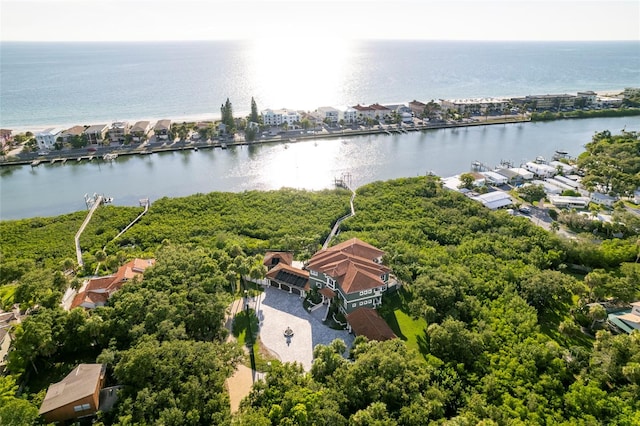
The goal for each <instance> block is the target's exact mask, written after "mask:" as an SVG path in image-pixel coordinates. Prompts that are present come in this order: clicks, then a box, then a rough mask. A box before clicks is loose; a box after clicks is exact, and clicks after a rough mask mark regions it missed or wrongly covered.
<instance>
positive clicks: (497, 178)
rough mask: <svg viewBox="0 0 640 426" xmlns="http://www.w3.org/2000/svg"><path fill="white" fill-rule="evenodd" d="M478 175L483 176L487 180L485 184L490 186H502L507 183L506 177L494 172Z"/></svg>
mask: <svg viewBox="0 0 640 426" xmlns="http://www.w3.org/2000/svg"><path fill="white" fill-rule="evenodd" d="M480 174H481V175H483V176H484V177H485V178H486V179H487V182H489V183H491V184H492V185H504V184H505V183H507V182H508V181H509V179H507V177H506V176H503V175H501V174H500V173H496V172H480Z"/></svg>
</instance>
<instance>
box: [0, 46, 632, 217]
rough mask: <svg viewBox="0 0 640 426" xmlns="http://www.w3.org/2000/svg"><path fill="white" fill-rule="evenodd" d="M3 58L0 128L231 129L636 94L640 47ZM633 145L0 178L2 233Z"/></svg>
mask: <svg viewBox="0 0 640 426" xmlns="http://www.w3.org/2000/svg"><path fill="white" fill-rule="evenodd" d="M289 42H290V43H292V44H291V45H288V46H287V48H282V47H278V48H277V49H274V48H273V46H271V45H267V44H265V42H182V43H178V42H175V43H167V42H163V43H0V55H1V57H0V59H1V60H0V83H1V84H0V127H2V128H14V129H16V128H29V129H30V130H40V129H42V128H44V127H46V125H69V126H71V125H75V124H98V123H109V122H111V121H115V120H119V119H128V120H134V119H138V118H140V119H142V118H145V119H151V120H153V119H159V118H172V119H177V118H179V117H203V118H212V117H214V116H217V115H219V111H220V105H221V104H222V103H223V102H224V100H225V99H226V98H227V97H229V98H230V100H231V101H232V103H233V106H234V111H235V112H236V115H240V114H241V113H243V112H244V111H248V110H249V105H250V99H251V97H252V96H253V97H255V99H256V102H257V103H258V108H259V109H264V108H281V107H287V108H294V109H304V110H313V109H315V108H316V107H318V106H322V105H333V106H341V105H353V104H355V103H373V102H382V103H385V102H387V103H388V102H406V101H409V100H412V99H419V100H423V101H427V100H430V99H439V98H459V97H476V96H509V95H525V94H545V93H561V92H576V91H578V90H610V89H621V88H624V87H629V86H634V87H637V86H640V55H638V51H639V48H640V43H638V42H595V43H594V42H577V43H576V42H573V43H570V42H555V43H548V42H547V43H537V42H536V43H532V42H530V43H516V42H391V41H388V42H373V41H369V42H346V41H345V42H344V43H337V44H334V45H332V46H331V47H330V48H328V47H322V48H319V47H317V46H309V45H307V44H306V43H305V42H304V41H302V42H297V41H296V40H295V39H294V40H291V41H288V43H289ZM625 126H626V128H627V129H628V130H630V129H631V128H635V129H636V130H637V129H638V127H640V126H639V119H638V118H634V119H631V118H620V119H593V120H583V121H577V120H576V121H566V122H555V123H547V124H527V125H507V126H492V127H484V128H469V129H457V130H438V131H430V132H425V133H412V134H410V135H394V136H371V137H355V138H349V139H343V140H323V141H318V143H317V145H316V144H315V143H314V142H304V143H303V142H300V143H297V144H290V145H289V146H288V148H287V149H285V147H284V145H282V144H274V145H262V146H255V147H251V148H248V147H244V148H236V149H229V150H227V151H221V150H217V151H208V150H201V151H199V152H189V153H166V154H160V155H158V154H155V155H153V156H147V157H123V158H119V159H118V160H117V161H116V162H114V163H112V164H104V163H102V164H97V163H96V164H77V163H75V162H74V163H73V164H72V163H71V162H69V163H67V164H66V165H64V166H63V165H61V164H57V165H41V166H39V167H37V168H34V169H31V168H30V167H28V166H27V167H18V168H12V169H7V168H3V169H0V174H1V175H0V176H1V177H0V219H12V218H21V217H32V216H50V215H57V214H60V213H65V212H71V211H75V210H80V209H83V208H84V203H83V195H84V194H85V193H94V192H99V193H104V194H106V195H109V196H112V197H114V198H115V202H116V204H120V205H136V204H137V202H138V199H139V198H142V197H150V198H151V199H152V200H154V199H157V198H159V197H162V196H182V195H187V194H193V193H196V192H208V191H213V190H223V191H243V190H247V189H276V188H280V187H283V186H288V187H295V188H307V189H318V188H326V187H329V186H331V184H332V182H333V179H334V177H336V176H340V174H341V173H343V172H350V173H351V174H352V175H353V178H354V183H356V184H362V183H366V182H371V181H374V180H380V179H389V178H395V177H400V176H415V175H418V174H424V173H426V172H427V171H433V172H435V173H437V174H439V175H442V176H447V175H451V174H455V173H459V172H462V171H466V170H468V168H469V165H470V163H471V162H472V161H474V160H480V161H483V162H486V163H489V164H491V165H495V164H497V163H499V162H500V160H503V159H506V160H511V161H514V162H516V163H519V162H521V161H523V160H525V159H527V160H528V159H532V158H535V157H536V156H538V155H543V156H547V157H548V156H550V155H551V154H552V153H553V151H554V150H555V149H558V148H563V149H566V150H568V151H569V152H571V153H572V154H574V155H577V154H578V153H579V152H581V151H582V146H583V145H584V144H585V143H586V142H588V141H589V140H590V139H591V135H592V134H593V132H595V131H601V130H604V129H609V130H611V131H619V130H620V129H622V128H623V127H625Z"/></svg>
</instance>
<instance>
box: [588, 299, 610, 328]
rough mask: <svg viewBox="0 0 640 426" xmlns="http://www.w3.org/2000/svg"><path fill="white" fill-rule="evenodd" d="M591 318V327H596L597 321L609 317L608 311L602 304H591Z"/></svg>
mask: <svg viewBox="0 0 640 426" xmlns="http://www.w3.org/2000/svg"><path fill="white" fill-rule="evenodd" d="M589 318H590V319H591V321H592V322H591V329H592V330H593V328H594V327H595V325H596V323H597V322H601V321H604V320H605V319H606V318H607V311H606V309H604V307H603V306H602V305H600V304H599V303H598V304H594V305H591V306H589Z"/></svg>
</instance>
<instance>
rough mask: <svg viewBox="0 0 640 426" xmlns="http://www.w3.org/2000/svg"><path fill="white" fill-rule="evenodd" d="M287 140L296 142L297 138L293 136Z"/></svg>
mask: <svg viewBox="0 0 640 426" xmlns="http://www.w3.org/2000/svg"><path fill="white" fill-rule="evenodd" d="M289 142H298V140H297V139H295V138H291V139H289Z"/></svg>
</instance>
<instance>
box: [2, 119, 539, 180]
mask: <svg viewBox="0 0 640 426" xmlns="http://www.w3.org/2000/svg"><path fill="white" fill-rule="evenodd" d="M529 122H531V117H530V116H529V115H527V116H525V117H523V116H515V117H514V116H508V117H507V116H501V118H496V119H490V120H487V121H473V122H463V123H438V124H425V125H421V126H417V125H414V126H403V127H400V128H398V127H388V128H373V127H372V128H369V129H360V130H351V129H349V130H341V131H335V132H327V133H319V134H318V133H316V134H313V135H295V136H291V137H282V136H278V137H273V138H265V139H259V140H256V141H252V142H248V141H246V140H235V141H227V142H221V141H211V140H210V141H178V142H173V143H172V144H171V145H166V144H162V145H159V146H150V145H149V144H148V143H145V144H140V145H135V146H134V145H118V146H114V147H111V146H102V147H98V148H95V149H96V151H95V152H91V153H89V152H88V151H87V149H86V148H82V149H79V150H74V151H70V152H69V151H67V152H61V151H51V152H50V153H49V154H47V155H39V154H38V153H37V152H33V153H21V154H20V156H21V158H19V159H15V160H0V167H9V166H24V165H30V164H31V165H32V166H33V167H36V166H37V165H39V164H44V163H58V162H59V163H64V162H66V161H68V160H75V161H80V160H82V159H87V158H88V157H92V158H94V159H95V158H97V159H100V160H102V157H103V155H105V154H117V156H129V155H151V154H155V153H161V152H173V151H188V150H198V149H215V148H220V149H227V148H230V147H235V146H244V145H262V144H272V143H285V144H287V143H296V142H302V141H309V140H317V139H335V138H344V137H351V136H367V135H380V134H387V135H389V136H392V135H394V134H395V135H402V134H408V133H409V132H420V131H427V130H440V129H453V128H460V127H476V126H492V125H499V124H518V123H529ZM79 159H80V160H79ZM34 161H37V164H33V162H34ZM104 161H108V160H104Z"/></svg>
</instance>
